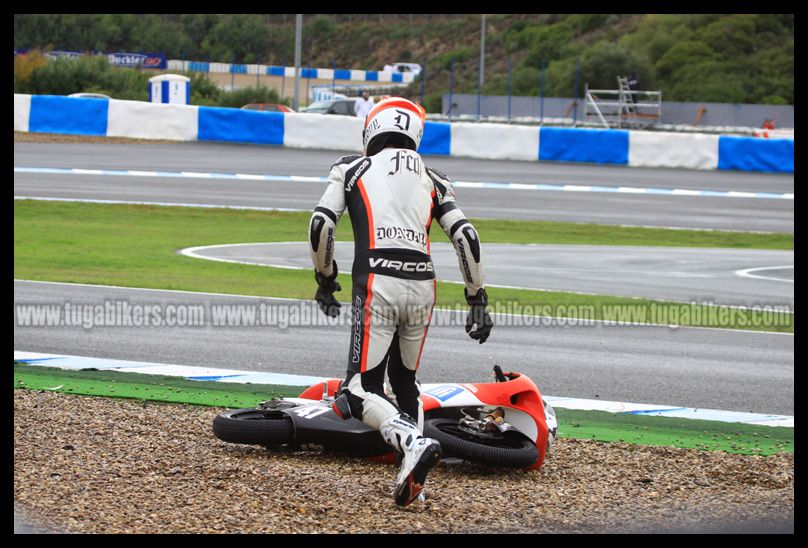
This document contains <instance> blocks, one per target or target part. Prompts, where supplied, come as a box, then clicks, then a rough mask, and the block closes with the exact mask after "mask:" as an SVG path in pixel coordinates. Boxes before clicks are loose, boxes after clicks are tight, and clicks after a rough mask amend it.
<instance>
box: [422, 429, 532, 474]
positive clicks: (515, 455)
mask: <svg viewBox="0 0 808 548" xmlns="http://www.w3.org/2000/svg"><path fill="white" fill-rule="evenodd" d="M424 436H426V437H429V438H433V439H436V440H438V441H439V442H440V445H441V448H442V449H443V456H444V457H455V458H460V459H463V460H467V461H469V462H474V463H480V464H488V465H491V466H502V467H505V468H526V467H528V466H530V465H532V464H533V463H535V462H536V461H537V460H538V458H539V450H538V448H536V444H535V443H533V441H532V440H531V439H529V438H528V437H527V436H525V435H523V434H519V433H518V432H511V433H507V434H506V435H505V436H502V437H501V438H500V437H497V438H493V437H490V436H481V435H475V434H473V433H471V432H467V431H465V430H461V429H460V428H459V425H458V421H457V419H445V418H437V419H427V420H425V421H424Z"/></svg>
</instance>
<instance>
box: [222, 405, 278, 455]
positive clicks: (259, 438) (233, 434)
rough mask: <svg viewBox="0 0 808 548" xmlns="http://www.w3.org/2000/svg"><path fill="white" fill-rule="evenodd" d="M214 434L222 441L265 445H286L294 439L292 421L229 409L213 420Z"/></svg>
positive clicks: (255, 410) (250, 410) (257, 412)
mask: <svg viewBox="0 0 808 548" xmlns="http://www.w3.org/2000/svg"><path fill="white" fill-rule="evenodd" d="M213 433H214V434H215V435H216V437H217V438H219V439H220V440H222V441H226V442H230V443H244V444H248V445H264V446H267V447H270V446H277V445H285V444H287V443H291V442H292V440H293V439H294V427H293V426H292V419H290V418H289V417H287V416H286V415H283V416H279V417H269V416H267V415H265V414H264V413H262V412H261V411H259V410H257V409H229V410H227V411H224V412H222V413H219V414H218V415H217V416H216V418H214V419H213Z"/></svg>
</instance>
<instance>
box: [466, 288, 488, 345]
mask: <svg viewBox="0 0 808 548" xmlns="http://www.w3.org/2000/svg"><path fill="white" fill-rule="evenodd" d="M463 292H464V293H465V295H466V302H467V303H468V305H469V307H471V309H470V310H469V315H468V317H467V318H466V333H468V334H469V337H471V338H472V339H475V340H478V341H480V344H483V343H484V342H485V341H486V339H488V336H489V335H490V334H491V328H492V327H494V321H493V320H492V319H491V316H489V315H488V311H487V310H486V309H485V307H486V306H488V293H486V292H485V288H480V290H479V291H477V294H476V295H474V296H469V292H468V290H467V289H463ZM474 324H477V329H475V330H474V331H472V330H471V328H472V326H473V325H474Z"/></svg>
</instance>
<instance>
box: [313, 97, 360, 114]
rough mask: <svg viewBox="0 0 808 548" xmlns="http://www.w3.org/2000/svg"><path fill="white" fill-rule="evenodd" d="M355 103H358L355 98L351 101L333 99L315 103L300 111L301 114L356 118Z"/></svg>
mask: <svg viewBox="0 0 808 548" xmlns="http://www.w3.org/2000/svg"><path fill="white" fill-rule="evenodd" d="M355 103H356V98H355V97H354V98H351V99H331V100H328V101H315V102H313V103H312V104H310V105H309V106H307V107H305V108H302V109H300V112H312V113H316V114H341V115H343V116H356V112H355V111H354V105H355Z"/></svg>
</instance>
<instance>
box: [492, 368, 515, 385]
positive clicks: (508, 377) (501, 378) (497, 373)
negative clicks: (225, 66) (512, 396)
mask: <svg viewBox="0 0 808 548" xmlns="http://www.w3.org/2000/svg"><path fill="white" fill-rule="evenodd" d="M520 376H521V375H520V374H519V373H512V372H510V371H509V372H507V373H503V372H502V368H501V367H500V366H498V365H495V366H494V378H496V380H497V382H508V381H512V380H513V379H518V378H519V377H520Z"/></svg>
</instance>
